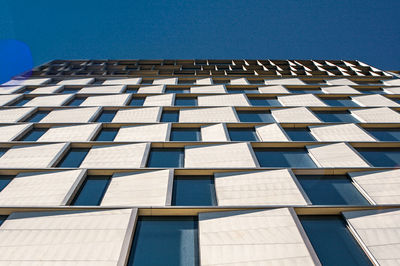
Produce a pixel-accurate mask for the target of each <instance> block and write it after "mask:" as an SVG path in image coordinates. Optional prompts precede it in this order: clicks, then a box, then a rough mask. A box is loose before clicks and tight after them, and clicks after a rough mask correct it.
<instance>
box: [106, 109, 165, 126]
mask: <svg viewBox="0 0 400 266" xmlns="http://www.w3.org/2000/svg"><path fill="white" fill-rule="evenodd" d="M160 117H161V107H148V108H132V109H125V110H119V111H118V112H117V113H116V115H115V117H114V119H113V120H112V122H113V123H154V122H158V121H159V120H160Z"/></svg>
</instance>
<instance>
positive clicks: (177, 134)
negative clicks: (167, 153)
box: [170, 128, 200, 141]
mask: <svg viewBox="0 0 400 266" xmlns="http://www.w3.org/2000/svg"><path fill="white" fill-rule="evenodd" d="M170 139H171V141H200V130H199V129H197V128H173V129H172V130H171V137H170Z"/></svg>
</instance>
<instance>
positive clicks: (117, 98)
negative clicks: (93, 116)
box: [80, 93, 131, 106]
mask: <svg viewBox="0 0 400 266" xmlns="http://www.w3.org/2000/svg"><path fill="white" fill-rule="evenodd" d="M130 97H131V95H130V94H129V93H125V94H117V95H101V96H89V97H87V98H86V100H85V101H83V103H81V105H80V106H124V105H127V103H128V100H129V99H130Z"/></svg>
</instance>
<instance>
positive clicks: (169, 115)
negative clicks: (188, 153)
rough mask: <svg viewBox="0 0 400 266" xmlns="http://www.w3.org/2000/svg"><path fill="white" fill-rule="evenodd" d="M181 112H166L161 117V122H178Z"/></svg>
mask: <svg viewBox="0 0 400 266" xmlns="http://www.w3.org/2000/svg"><path fill="white" fill-rule="evenodd" d="M178 121H179V111H164V112H163V113H162V116H161V122H178Z"/></svg>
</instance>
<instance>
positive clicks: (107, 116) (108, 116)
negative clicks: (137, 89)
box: [96, 111, 117, 123]
mask: <svg viewBox="0 0 400 266" xmlns="http://www.w3.org/2000/svg"><path fill="white" fill-rule="evenodd" d="M116 113H117V112H116V111H103V112H101V115H100V116H99V117H98V118H97V119H96V122H106V123H107V122H111V121H112V120H113V119H114V116H115V114H116Z"/></svg>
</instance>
